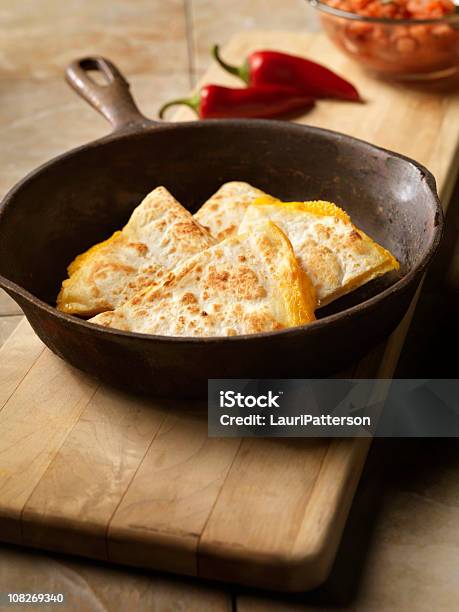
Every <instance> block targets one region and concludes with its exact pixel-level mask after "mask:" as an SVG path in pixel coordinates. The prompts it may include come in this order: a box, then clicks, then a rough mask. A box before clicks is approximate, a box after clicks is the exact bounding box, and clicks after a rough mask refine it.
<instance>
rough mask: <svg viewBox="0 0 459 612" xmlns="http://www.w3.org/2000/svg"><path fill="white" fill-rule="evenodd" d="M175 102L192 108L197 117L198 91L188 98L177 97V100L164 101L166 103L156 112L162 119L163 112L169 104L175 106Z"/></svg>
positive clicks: (199, 101) (199, 102)
mask: <svg viewBox="0 0 459 612" xmlns="http://www.w3.org/2000/svg"><path fill="white" fill-rule="evenodd" d="M176 104H185V105H186V106H189V107H190V108H191V109H193V110H194V112H195V113H196V114H197V115H198V117H199V106H200V104H201V96H200V95H199V93H197V94H195V95H194V96H190V97H189V98H177V100H171V101H170V102H166V104H163V105H162V106H161V108H160V109H159V113H158V114H159V118H160V119H163V118H164V113H165V112H166V110H167V109H168V108H169V107H170V106H175V105H176Z"/></svg>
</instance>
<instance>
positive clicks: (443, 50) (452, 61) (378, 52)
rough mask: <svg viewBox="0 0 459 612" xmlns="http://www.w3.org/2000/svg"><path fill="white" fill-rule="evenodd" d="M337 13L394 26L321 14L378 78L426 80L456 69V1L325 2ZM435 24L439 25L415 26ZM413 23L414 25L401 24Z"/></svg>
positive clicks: (458, 42)
mask: <svg viewBox="0 0 459 612" xmlns="http://www.w3.org/2000/svg"><path fill="white" fill-rule="evenodd" d="M324 1H325V2H326V4H328V5H329V6H331V7H333V8H337V9H341V10H344V11H347V12H350V13H356V14H358V15H362V16H365V17H373V18H377V19H378V18H383V19H388V20H390V21H389V22H385V23H384V22H381V23H374V22H367V21H359V20H350V19H346V18H342V17H337V16H332V15H329V14H324V13H322V15H321V17H322V23H323V25H324V28H325V29H326V31H327V32H328V34H329V35H330V37H331V38H332V39H333V40H334V42H335V43H336V44H337V45H339V46H340V47H341V48H342V49H343V50H344V51H346V52H347V53H348V54H349V55H352V56H354V57H355V59H358V60H359V61H360V62H361V63H363V64H365V65H366V66H367V67H369V68H371V69H373V70H374V71H376V72H379V73H382V74H387V75H392V76H397V75H398V76H401V77H403V76H410V75H422V74H426V73H435V72H441V71H445V70H446V71H447V70H449V69H453V70H454V69H455V68H456V66H457V63H458V60H459V31H458V30H457V29H456V28H455V27H454V25H453V23H452V22H451V21H448V20H446V19H444V18H445V17H447V16H448V15H454V13H455V5H454V4H453V2H452V1H451V0H324ZM421 19H432V20H438V23H416V20H421ZM400 20H413V24H410V23H400Z"/></svg>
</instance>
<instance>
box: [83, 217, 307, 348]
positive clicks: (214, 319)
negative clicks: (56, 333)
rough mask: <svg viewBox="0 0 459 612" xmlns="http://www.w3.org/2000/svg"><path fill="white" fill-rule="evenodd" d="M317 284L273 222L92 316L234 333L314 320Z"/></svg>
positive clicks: (141, 325)
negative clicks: (158, 283) (314, 287)
mask: <svg viewBox="0 0 459 612" xmlns="http://www.w3.org/2000/svg"><path fill="white" fill-rule="evenodd" d="M315 306H316V300H315V292H314V289H313V287H312V285H311V283H310V281H309V279H308V278H307V276H306V275H305V273H304V272H303V271H302V270H301V268H300V267H299V265H298V262H297V260H296V258H295V255H294V253H293V249H292V246H291V244H290V242H289V241H288V239H287V238H286V236H285V234H284V233H283V232H282V231H281V230H279V228H278V227H277V226H276V225H274V224H273V223H270V222H267V223H263V224H258V225H257V228H256V229H255V230H254V231H252V232H251V233H250V234H241V235H235V236H231V237H230V238H228V239H226V240H224V241H222V242H220V243H219V244H217V245H216V246H213V247H211V248H209V249H207V250H205V251H202V252H201V253H199V254H198V255H195V256H194V257H192V258H191V259H189V260H188V261H187V262H185V263H184V264H182V265H181V266H180V267H179V268H177V269H176V270H174V271H173V272H172V273H171V274H170V275H169V277H168V278H167V280H166V281H165V282H164V283H163V285H162V286H160V287H153V288H150V289H147V290H145V291H143V292H141V293H139V294H138V295H137V296H135V297H134V298H132V299H131V300H129V301H128V302H126V304H124V305H123V306H121V307H119V308H117V309H116V310H115V311H113V312H107V313H103V314H99V315H98V316H96V317H94V318H93V319H91V322H93V323H97V324H99V325H104V326H106V327H113V328H117V329H121V330H125V331H133V332H140V333H145V334H157V335H164V336H234V335H239V334H253V333H259V332H269V331H275V330H280V329H284V328H286V327H292V326H296V325H304V324H306V323H309V322H310V321H313V320H314V308H315Z"/></svg>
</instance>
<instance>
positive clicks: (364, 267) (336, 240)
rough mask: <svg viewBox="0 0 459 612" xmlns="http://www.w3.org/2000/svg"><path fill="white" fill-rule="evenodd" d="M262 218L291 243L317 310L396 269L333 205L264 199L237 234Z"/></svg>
mask: <svg viewBox="0 0 459 612" xmlns="http://www.w3.org/2000/svg"><path fill="white" fill-rule="evenodd" d="M266 219H270V220H271V221H273V223H275V224H276V225H278V226H279V227H280V228H281V229H282V231H284V232H285V233H286V235H287V236H288V238H289V239H290V241H291V243H292V246H293V249H294V251H295V255H296V257H297V258H298V261H299V263H300V265H301V267H302V268H303V270H304V271H305V272H306V274H307V275H308V276H309V278H310V279H311V282H312V284H313V285H314V288H315V290H316V292H317V300H318V305H319V306H324V305H325V304H328V303H330V302H332V301H333V300H334V299H336V298H338V297H340V296H342V295H345V294H346V293H348V292H350V291H352V290H354V289H356V288H358V287H360V286H362V285H364V284H365V283H367V282H368V281H370V280H372V279H374V278H376V277H377V276H380V275H382V274H385V273H386V272H389V271H391V270H398V268H399V263H398V262H397V260H396V259H395V257H394V256H393V255H391V253H389V251H387V250H386V249H384V248H383V247H382V246H380V245H379V244H377V243H376V242H374V241H373V240H372V239H371V238H370V237H369V236H367V235H366V234H365V233H364V232H363V231H362V230H360V229H358V228H357V227H355V225H353V224H352V222H351V220H350V218H349V215H348V214H347V213H346V212H345V211H344V210H342V209H341V208H339V207H338V206H336V205H335V204H332V203H331V202H324V201H315V202H281V201H279V200H277V199H275V198H271V197H270V196H265V197H263V198H259V199H258V200H256V201H255V202H254V203H253V204H252V205H251V206H249V207H248V209H247V212H246V214H245V216H244V219H243V221H242V223H241V226H240V228H239V231H240V232H241V233H243V232H247V231H249V230H250V229H251V228H252V227H254V226H256V224H257V223H259V222H260V221H262V222H264V221H266Z"/></svg>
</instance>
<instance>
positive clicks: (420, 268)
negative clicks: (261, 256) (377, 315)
mask: <svg viewBox="0 0 459 612" xmlns="http://www.w3.org/2000/svg"><path fill="white" fill-rule="evenodd" d="M231 125H232V126H235V127H236V126H238V127H243V128H246V129H252V128H257V127H258V128H260V127H262V128H268V129H282V130H284V131H285V130H294V131H296V130H304V131H305V132H312V133H316V134H324V135H325V136H327V137H329V138H333V139H336V137H338V139H340V140H345V141H347V142H349V143H351V144H352V143H354V144H357V145H359V146H362V145H363V146H364V148H366V149H367V150H369V151H375V152H378V153H383V154H386V155H387V156H389V157H392V158H396V159H399V160H401V161H404V162H406V163H408V164H409V165H411V166H412V167H413V168H414V169H416V170H417V171H418V172H419V173H420V175H421V177H420V178H421V180H424V181H425V182H426V183H427V187H428V188H429V190H430V192H431V193H432V200H433V202H434V205H435V206H434V208H433V210H432V213H433V216H434V220H435V224H434V231H433V235H432V238H431V240H430V243H429V244H428V245H427V247H426V251H425V253H424V255H423V257H422V259H421V260H420V261H419V262H418V264H417V265H416V266H414V267H413V268H412V269H411V270H410V271H409V272H407V273H406V274H404V275H403V276H402V277H401V278H400V279H399V280H397V281H396V282H394V283H393V284H392V285H390V286H389V287H387V288H386V289H384V290H383V291H381V292H379V293H377V294H376V295H374V296H373V297H371V298H368V299H367V300H364V301H363V302H359V303H358V304H355V305H354V306H351V307H349V308H346V309H344V310H341V311H340V312H337V313H335V314H332V315H328V316H326V317H324V318H323V319H319V320H316V321H313V322H312V323H309V324H307V325H302V326H297V327H290V328H286V329H283V330H279V331H272V332H262V333H258V334H244V335H237V336H204V337H203V336H199V337H194V336H158V335H153V334H142V333H138V332H126V331H122V330H117V329H111V328H106V327H103V326H100V325H96V324H94V323H89V322H87V321H85V320H83V319H79V318H78V317H76V316H74V315H69V314H65V313H63V312H60V311H59V310H57V308H55V307H53V306H50V305H49V304H47V303H46V302H44V301H43V300H41V299H39V298H37V297H36V296H34V295H33V294H32V293H30V292H29V291H27V290H26V289H24V288H23V287H21V286H20V285H17V284H16V283H14V282H13V281H10V280H9V279H7V278H6V277H4V276H3V275H0V285H1V286H2V287H3V288H4V289H6V290H7V291H11V292H12V293H13V294H18V295H20V296H21V297H22V298H23V299H24V300H25V301H26V302H29V303H31V304H33V305H34V306H36V307H38V308H39V309H40V310H43V311H45V312H47V313H48V314H50V315H51V316H53V317H57V318H58V319H59V320H61V321H62V322H65V323H66V324H67V325H70V326H73V325H75V326H77V327H79V326H81V327H83V328H84V329H87V330H90V331H91V332H92V333H94V334H96V335H99V334H103V335H107V334H109V335H113V336H116V337H122V338H136V339H138V340H142V341H145V342H150V341H151V342H153V341H154V342H156V343H163V344H169V343H171V344H185V345H186V344H192V345H196V344H198V345H199V344H214V343H215V344H222V343H238V342H247V340H251V339H257V340H260V339H261V338H273V337H276V338H281V337H282V338H283V337H288V336H291V335H296V334H298V333H301V334H304V333H308V332H309V333H312V332H315V331H317V330H319V329H321V328H322V327H325V326H326V325H332V324H334V323H337V322H339V321H340V320H342V319H346V318H349V317H352V316H353V315H355V314H357V313H359V312H361V311H362V310H367V309H370V308H371V307H373V306H375V305H377V304H378V303H380V302H383V301H384V300H385V299H387V298H388V297H389V296H390V295H392V294H393V293H397V292H398V291H401V290H403V289H404V288H405V287H407V286H408V285H409V284H410V283H411V281H412V280H413V279H415V278H416V277H417V276H421V274H422V273H423V272H424V271H425V269H426V268H427V266H428V264H429V262H430V261H431V259H432V257H433V255H434V254H435V252H436V250H437V248H438V245H439V243H440V240H441V236H442V231H443V222H444V218H443V209H442V206H441V203H440V200H439V198H438V195H437V191H436V182H435V178H434V176H433V175H432V173H431V172H430V171H429V170H427V168H425V167H424V166H423V165H422V164H420V163H419V162H417V161H415V160H413V159H411V158H409V157H406V156H405V155H402V154H400V153H396V152H394V151H390V150H388V149H384V148H383V147H378V146H377V145H373V144H371V143H369V142H367V141H365V140H362V139H359V138H355V137H353V136H349V135H347V134H343V133H341V132H336V131H334V130H328V129H325V128H318V127H314V126H308V125H304V124H299V123H293V122H287V121H279V120H271V119H270V120H266V119H250V120H247V119H246V120H244V119H210V120H206V121H199V120H197V121H187V122H177V123H173V122H157V121H148V122H147V123H144V124H143V125H142V126H140V127H139V126H138V125H134V126H131V127H127V128H123V129H121V130H119V131H115V132H114V133H112V134H109V135H107V136H104V137H102V138H99V139H97V140H94V141H91V142H89V143H87V144H84V145H81V146H79V147H76V148H74V149H71V150H70V151H67V152H65V153H63V154H61V155H58V156H56V157H54V158H52V159H51V160H49V161H47V162H45V163H43V164H41V165H40V166H38V167H37V168H36V169H35V170H33V171H31V172H30V173H28V174H27V175H26V176H25V177H24V178H23V179H21V180H20V181H19V182H18V183H17V184H16V185H15V186H14V187H12V188H11V189H10V190H9V191H8V193H7V194H6V195H5V197H4V198H3V199H2V202H1V204H0V221H1V218H2V216H3V215H4V213H5V211H6V210H7V208H8V207H9V206H10V205H12V204H13V203H14V197H15V195H16V193H17V192H18V191H20V189H22V187H23V186H24V185H25V184H26V183H27V182H29V181H30V180H32V179H34V178H36V177H37V176H39V175H40V174H41V173H43V172H44V171H46V170H47V169H48V167H50V166H51V165H53V164H55V163H59V162H62V161H66V160H67V159H69V158H71V157H73V156H74V155H75V154H78V153H80V152H84V151H86V150H89V149H94V148H97V147H102V146H104V145H105V144H106V143H109V142H112V141H116V140H123V139H124V138H127V137H132V136H135V135H138V136H142V135H144V134H146V133H155V132H158V131H168V130H175V129H177V128H186V129H191V130H192V129H203V128H204V129H206V128H208V127H210V126H217V127H218V126H231ZM235 180H237V179H235Z"/></svg>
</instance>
